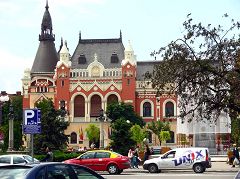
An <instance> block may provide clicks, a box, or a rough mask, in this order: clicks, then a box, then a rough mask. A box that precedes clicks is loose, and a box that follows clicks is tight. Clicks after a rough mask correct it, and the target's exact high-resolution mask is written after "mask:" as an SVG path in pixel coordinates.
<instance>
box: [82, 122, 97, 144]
mask: <svg viewBox="0 0 240 179" xmlns="http://www.w3.org/2000/svg"><path fill="white" fill-rule="evenodd" d="M85 131H86V132H87V137H88V139H89V141H91V142H94V143H97V141H99V137H100V129H99V128H98V127H97V126H96V125H94V124H89V126H88V127H87V128H86V129H85Z"/></svg>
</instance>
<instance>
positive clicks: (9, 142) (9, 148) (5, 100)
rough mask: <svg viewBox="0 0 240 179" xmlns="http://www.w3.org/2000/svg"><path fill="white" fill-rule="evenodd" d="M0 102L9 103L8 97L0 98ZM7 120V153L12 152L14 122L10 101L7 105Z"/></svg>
mask: <svg viewBox="0 0 240 179" xmlns="http://www.w3.org/2000/svg"><path fill="white" fill-rule="evenodd" d="M0 101H1V102H2V103H5V102H7V101H9V96H8V95H3V96H0ZM1 107H2V105H1ZM8 118H9V120H8V121H9V128H8V129H9V130H8V132H9V136H8V139H9V140H8V151H12V150H13V120H14V114H13V105H12V103H11V101H10V105H9V114H8ZM1 122H2V121H1Z"/></svg>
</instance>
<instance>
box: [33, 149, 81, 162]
mask: <svg viewBox="0 0 240 179" xmlns="http://www.w3.org/2000/svg"><path fill="white" fill-rule="evenodd" d="M81 154H82V153H65V152H63V151H53V161H54V162H62V161H64V160H68V159H72V158H76V157H78V156H79V155H81ZM45 156H46V155H34V158H36V159H38V160H40V161H41V160H42V159H44V157H45Z"/></svg>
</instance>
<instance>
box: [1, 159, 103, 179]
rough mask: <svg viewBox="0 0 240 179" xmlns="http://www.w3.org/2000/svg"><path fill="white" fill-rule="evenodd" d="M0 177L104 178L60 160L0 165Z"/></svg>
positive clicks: (42, 178) (24, 178)
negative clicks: (32, 163) (35, 163)
mask: <svg viewBox="0 0 240 179" xmlns="http://www.w3.org/2000/svg"><path fill="white" fill-rule="evenodd" d="M0 178H1V179H84V178H85V179H104V178H103V177H102V176H101V175H99V174H98V173H96V172H95V171H93V170H91V169H89V168H87V167H85V166H81V165H74V164H65V163H60V162H50V163H41V164H39V165H6V166H1V167H0Z"/></svg>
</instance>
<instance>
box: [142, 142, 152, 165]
mask: <svg viewBox="0 0 240 179" xmlns="http://www.w3.org/2000/svg"><path fill="white" fill-rule="evenodd" d="M150 155H151V152H150V149H149V146H148V145H146V146H145V150H144V158H143V162H145V161H146V160H148V159H149V156H150Z"/></svg>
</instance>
